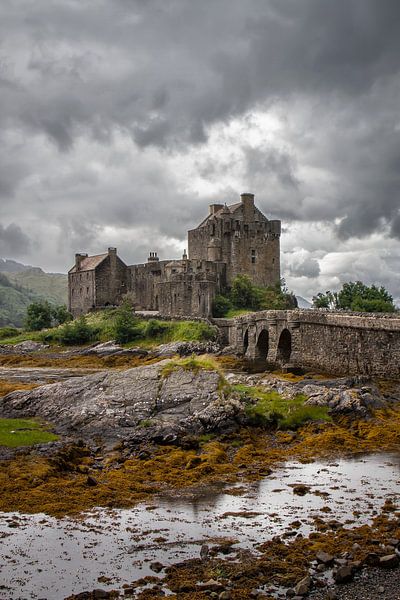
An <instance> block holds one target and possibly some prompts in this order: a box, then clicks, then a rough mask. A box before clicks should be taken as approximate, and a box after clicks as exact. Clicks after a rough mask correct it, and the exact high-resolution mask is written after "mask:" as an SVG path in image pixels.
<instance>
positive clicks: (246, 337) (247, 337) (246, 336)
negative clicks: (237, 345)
mask: <svg viewBox="0 0 400 600" xmlns="http://www.w3.org/2000/svg"><path fill="white" fill-rule="evenodd" d="M248 347H249V330H248V329H246V333H245V334H244V338H243V354H246V352H247V348H248Z"/></svg>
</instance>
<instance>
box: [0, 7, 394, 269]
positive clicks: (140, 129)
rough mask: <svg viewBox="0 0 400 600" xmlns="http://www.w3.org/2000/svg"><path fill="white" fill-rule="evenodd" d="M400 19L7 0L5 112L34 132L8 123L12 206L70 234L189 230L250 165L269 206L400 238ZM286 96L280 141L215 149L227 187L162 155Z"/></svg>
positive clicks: (326, 10)
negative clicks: (237, 154) (182, 171)
mask: <svg viewBox="0 0 400 600" xmlns="http://www.w3.org/2000/svg"><path fill="white" fill-rule="evenodd" d="M399 18H400V4H399V2H398V0H384V1H382V0H335V2H325V1H324V0H302V1H301V2H299V1H298V0H265V1H262V0H249V1H248V2H246V3H244V2H243V1H242V0H218V2H215V1H213V0H204V2H187V1H186V0H172V1H170V2H165V1H164V0H147V1H146V2H143V0H130V1H127V0H101V1H100V2H98V3H96V7H95V8H94V5H93V2H92V1H91V0H80V1H77V0H76V1H75V0H71V1H69V2H63V3H56V2H50V1H49V0H36V1H35V2H34V3H32V2H30V1H28V0H22V1H21V2H15V1H14V0H3V1H2V2H1V7H0V39H1V46H0V102H1V110H0V126H1V128H2V131H4V132H11V133H15V132H17V135H19V136H20V139H19V141H18V143H17V144H16V143H14V142H10V140H9V139H8V138H7V136H6V135H2V137H1V139H0V152H2V154H3V155H5V156H9V155H10V154H12V160H11V158H10V160H9V161H8V162H9V164H7V165H6V167H5V168H3V167H0V168H1V172H0V193H1V194H2V195H3V198H4V204H5V205H6V204H7V210H8V214H7V220H6V221H7V222H9V221H11V220H15V221H16V222H19V221H17V219H18V213H17V211H20V214H21V215H22V216H25V214H26V215H30V216H31V217H32V218H35V219H37V221H40V220H41V219H43V218H46V219H48V222H49V225H50V224H52V225H54V227H59V228H60V229H61V232H62V233H61V234H60V242H59V243H60V246H62V244H63V243H68V244H69V245H70V246H69V247H70V248H71V251H72V250H75V249H76V247H78V249H79V248H80V249H84V248H82V246H83V245H85V243H86V246H90V247H95V246H96V244H97V245H98V246H101V245H102V239H101V235H102V231H103V230H104V228H105V227H106V226H110V227H114V228H116V229H118V228H120V229H124V230H129V228H132V227H136V229H137V228H139V227H141V226H143V227H147V226H151V227H152V228H153V229H154V231H155V232H156V235H159V237H160V239H161V237H162V236H164V238H165V237H166V236H167V237H168V236H169V237H173V238H177V239H181V238H182V237H183V236H184V235H185V232H186V229H187V228H189V227H192V226H194V225H195V224H196V223H197V222H199V221H200V220H201V219H202V217H203V216H204V212H205V210H206V207H205V205H206V204H207V202H208V201H213V199H214V198H213V197H212V196H213V195H215V196H216V197H217V198H216V199H217V200H222V201H224V200H227V201H228V202H229V201H235V199H236V197H237V196H236V195H237V194H238V193H239V192H240V191H243V190H240V189H235V190H233V189H232V188H233V187H234V186H233V184H230V183H229V182H227V179H228V176H229V173H232V175H233V176H236V175H237V173H238V172H242V171H243V173H244V175H243V177H242V182H243V189H250V190H252V191H254V192H255V193H256V199H257V203H258V204H259V206H260V207H261V208H262V209H263V210H264V211H265V212H266V213H267V214H268V216H274V217H277V218H282V219H283V221H288V220H293V221H303V222H304V226H305V227H307V223H309V222H312V221H326V222H330V223H332V222H333V221H334V220H335V219H338V218H339V219H340V223H339V224H338V225H337V229H336V232H337V235H338V236H339V238H340V239H342V240H347V239H351V238H355V237H363V236H366V235H369V234H371V233H373V232H378V233H380V234H381V235H382V240H384V239H385V238H384V235H391V236H393V237H394V238H397V239H400V233H399V230H400V224H399V213H398V206H399V196H398V190H399V189H400V188H399V184H400V180H399V179H400V175H399V173H400V169H399V165H400V142H399V135H400V133H399V117H398V106H399V102H400V86H399V84H398V75H399V71H400V36H399V35H398V22H399ZM304 107H306V108H304ZM278 109H279V110H280V115H281V117H282V119H281V125H282V127H281V130H280V131H279V132H278V134H276V135H277V136H278V137H280V138H281V139H279V143H278V142H274V141H273V138H274V135H272V141H271V140H270V139H265V140H262V141H258V142H254V143H253V142H252V141H251V140H248V139H246V132H245V131H244V132H243V134H242V136H241V139H237V140H233V141H230V142H229V143H230V144H236V145H237V146H240V147H241V148H242V152H243V157H242V159H240V161H239V159H237V160H238V161H239V162H240V164H239V162H234V161H232V160H231V157H230V148H229V143H228V144H227V148H226V158H225V160H224V161H223V160H222V161H221V162H220V163H216V162H214V160H213V158H212V157H205V158H204V160H201V159H200V158H199V159H198V166H199V169H198V170H199V175H200V176H202V177H203V179H204V180H205V181H206V182H207V183H212V184H213V186H215V189H216V191H215V193H214V194H211V197H210V196H207V194H206V193H203V192H199V193H193V192H192V191H191V189H190V185H188V186H187V188H188V189H184V190H183V189H182V187H183V186H181V187H180V188H179V186H178V184H177V178H175V177H174V173H172V172H169V170H168V169H169V168H170V167H168V166H167V165H166V164H165V165H164V164H163V163H162V162H161V161H160V160H159V159H156V158H154V155H153V154H152V153H154V152H158V153H159V154H160V153H161V154H162V156H164V157H165V160H166V161H167V159H168V158H169V157H170V156H171V155H173V154H177V155H181V156H184V155H186V154H190V155H191V156H196V153H197V151H198V150H199V149H204V148H206V147H207V142H208V136H209V132H210V127H211V126H212V125H214V124H228V123H229V122H230V119H232V118H233V117H241V116H243V115H244V114H245V113H247V112H248V113H250V114H251V113H252V112H255V111H268V110H270V111H273V110H278ZM42 135H43V137H44V142H43V148H40V146H39V145H34V141H35V144H36V141H37V138H38V137H41V136H42ZM119 136H123V137H124V143H126V144H128V143H129V144H130V147H131V148H132V147H133V148H135V149H136V150H137V158H136V159H133V160H132V159H130V160H132V163H133V162H134V164H129V161H128V160H127V159H126V158H125V157H124V150H125V149H126V147H125V146H124V144H120V145H119V142H118V141H117V142H116V141H115V139H116V138H119ZM48 140H51V143H52V144H54V145H55V146H56V149H54V150H52V152H54V157H52V159H53V160H51V159H49V155H50V154H49V153H48V151H47V149H46V148H45V146H46V145H47V144H48ZM88 140H90V141H89V142H88ZM93 140H95V141H96V142H98V144H99V146H102V148H103V150H104V153H102V150H101V149H99V151H98V155H96V156H91V151H90V149H88V147H90V143H91V142H92V141H93ZM132 140H133V141H132ZM85 144H87V145H88V147H86V146H85ZM50 145H51V144H50ZM32 148H33V149H32ZM42 150H43V152H42V153H41V151H42ZM57 150H58V151H59V152H57ZM19 155H20V157H19ZM42 155H43V157H42ZM60 156H61V158H60ZM129 156H131V155H129ZM44 157H45V158H44ZM75 157H76V159H75V162H74V158H75ZM64 160H65V163H66V165H64V164H63V161H64ZM41 161H42V162H41ZM46 161H48V164H45V163H46ZM2 164H5V163H4V162H3V163H2ZM121 165H122V166H121ZM118 167H119V168H118ZM46 169H47V171H48V173H47V174H46V175H44V173H45V172H46ZM107 169H109V170H110V175H109V177H105V176H104V173H103V172H104V171H105V170H107ZM66 172H67V173H66ZM27 174H33V175H34V177H33V180H34V181H33V183H32V186H31V187H30V188H29V189H26V190H24V191H23V192H21V194H20V195H17V194H16V191H18V190H19V188H20V187H21V186H20V183H21V181H22V180H24V178H25V177H26V175H27ZM328 175H329V176H328ZM219 179H221V180H222V179H223V183H220V182H219ZM188 183H189V184H190V182H188ZM235 185H236V182H235ZM200 189H201V188H200ZM206 189H210V186H208V188H207V187H206ZM14 196H17V197H16V198H15V200H14ZM206 196H207V197H206ZM13 210H14V211H15V212H14V213H13V212H12V211H13ZM83 224H84V225H83ZM24 228H25V226H23V230H25V229H24ZM54 237H56V236H54ZM49 243H50V242H49ZM116 244H118V242H116ZM20 246H21V245H20ZM136 247H139V244H136ZM317 264H318V263H317ZM299 268H300V269H301V268H304V275H305V276H306V277H316V276H317V265H316V264H315V263H313V262H312V261H309V263H308V266H304V267H299ZM307 273H308V275H307ZM304 275H303V276H304Z"/></svg>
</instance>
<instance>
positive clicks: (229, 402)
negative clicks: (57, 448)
mask: <svg viewBox="0 0 400 600" xmlns="http://www.w3.org/2000/svg"><path fill="white" fill-rule="evenodd" d="M168 363H169V361H161V362H159V363H157V364H154V365H148V366H143V367H137V368H134V369H128V370H126V371H108V372H104V371H102V372H99V373H95V374H92V375H88V376H85V377H77V378H73V379H67V380H66V381H64V382H62V383H54V384H50V385H44V386H41V387H39V388H36V389H34V390H31V391H18V392H12V393H10V394H8V395H7V396H5V397H4V398H2V399H0V415H2V416H4V417H29V416H39V417H41V418H43V419H45V420H47V421H49V422H51V423H53V424H55V425H56V427H57V430H58V431H60V432H61V433H65V434H68V435H79V436H81V437H83V438H85V439H90V438H93V437H95V436H97V435H99V436H100V437H102V438H103V439H121V438H123V439H127V438H131V439H132V440H133V441H135V440H136V441H140V440H143V439H156V440H157V441H159V442H162V441H163V440H165V441H169V442H173V441H174V440H175V439H176V437H177V436H178V435H180V434H182V433H187V432H195V433H197V432H203V431H211V430H218V429H220V428H224V430H226V429H227V428H229V426H232V425H234V424H235V423H237V421H236V419H240V418H241V413H242V408H243V406H242V404H241V401H240V400H239V399H238V398H236V397H235V395H233V396H232V397H230V398H228V399H225V398H223V397H221V394H220V391H219V384H220V375H219V373H217V372H216V371H206V370H198V371H192V370H187V369H182V368H178V369H176V370H173V371H172V372H170V373H169V375H168V376H164V375H163V367H164V366H165V365H166V364H168Z"/></svg>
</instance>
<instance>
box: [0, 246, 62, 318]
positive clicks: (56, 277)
mask: <svg viewBox="0 0 400 600" xmlns="http://www.w3.org/2000/svg"><path fill="white" fill-rule="evenodd" d="M67 290H68V278H67V275H63V274H61V273H45V272H44V271H43V270H42V269H40V268H39V267H31V266H28V265H23V264H22V263H19V262H16V261H14V260H10V259H3V258H0V327H4V326H5V325H14V326H16V327H21V326H22V325H23V323H24V319H25V315H26V308H27V306H29V304H31V303H32V302H34V301H36V300H48V302H50V303H51V304H67V297H68V291H67Z"/></svg>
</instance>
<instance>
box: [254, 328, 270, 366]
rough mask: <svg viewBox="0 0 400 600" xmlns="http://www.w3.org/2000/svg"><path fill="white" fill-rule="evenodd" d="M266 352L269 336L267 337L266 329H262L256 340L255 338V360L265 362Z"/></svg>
mask: <svg viewBox="0 0 400 600" xmlns="http://www.w3.org/2000/svg"><path fill="white" fill-rule="evenodd" d="M268 350H269V335H268V331H267V330H266V329H263V330H262V331H261V332H260V333H259V335H258V338H257V344H256V355H255V358H256V360H263V361H266V360H267V356H268Z"/></svg>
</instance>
